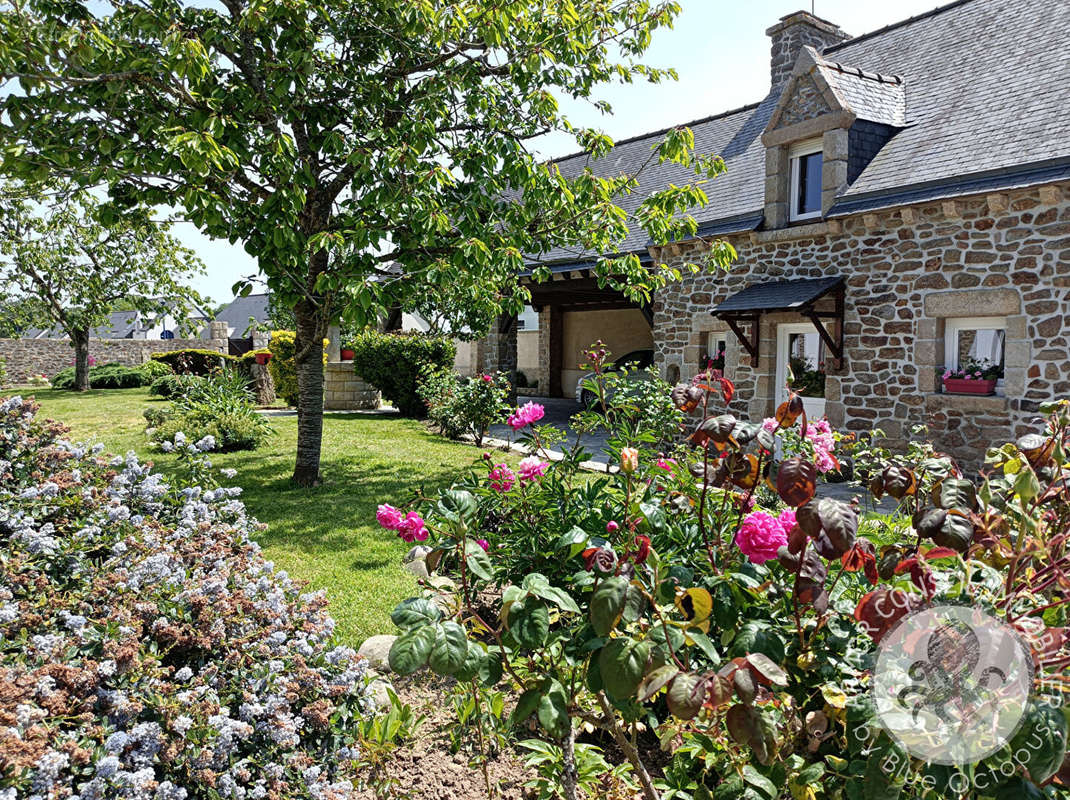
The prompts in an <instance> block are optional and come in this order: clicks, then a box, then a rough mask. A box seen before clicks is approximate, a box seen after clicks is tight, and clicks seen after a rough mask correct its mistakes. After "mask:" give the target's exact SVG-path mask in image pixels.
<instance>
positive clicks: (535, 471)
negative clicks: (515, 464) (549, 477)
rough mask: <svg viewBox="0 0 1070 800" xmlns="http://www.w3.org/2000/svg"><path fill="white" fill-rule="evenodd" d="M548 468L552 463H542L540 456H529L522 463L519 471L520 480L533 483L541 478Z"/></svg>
mask: <svg viewBox="0 0 1070 800" xmlns="http://www.w3.org/2000/svg"><path fill="white" fill-rule="evenodd" d="M548 466H550V462H548V461H542V460H541V459H540V458H539V457H538V456H528V457H527V458H525V459H524V460H523V461H521V462H520V467H519V469H518V471H519V473H520V480H522V481H533V480H535V479H536V478H539V477H541V476H542V474H543V473H544V472H546V468H547V467H548Z"/></svg>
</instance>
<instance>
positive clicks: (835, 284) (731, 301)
mask: <svg viewBox="0 0 1070 800" xmlns="http://www.w3.org/2000/svg"><path fill="white" fill-rule="evenodd" d="M846 289H847V281H846V279H845V278H843V277H842V276H832V277H828V278H799V279H796V280H789V281H768V282H766V283H757V284H754V285H753V286H748V287H747V288H746V289H743V290H742V291H739V292H736V293H735V294H734V295H732V296H731V297H729V298H727V299H726V300H725V301H724V302H723V303H721V304H720V305H718V306H717V307H716V308H714V309H713V311H712V312H710V313H711V314H713V316H715V317H717V318H718V319H722V320H724V321H725V322H726V323H728V327H729V328H731V329H732V333H734V334H735V335H736V338H737V339H739V342H740V344H742V345H743V349H744V350H746V351H747V353H748V354H749V355H750V363H751V366H752V367H756V366H758V355H759V349H758V348H759V343H760V341H761V339H760V336H759V334H758V323H759V321H760V320H761V316H762V314H764V313H772V312H778V311H796V312H798V313H799V314H801V315H802V316H804V317H806V318H807V319H809V320H810V321H811V322H813V323H814V327H815V328H817V332H818V334H819V335H820V336H821V339H822V340H823V341H824V342H825V346H826V347H827V348H828V349H829V352H831V354H832V357H833V358H834V359H835V360H836V365H837V368H838V369H839V368H842V367H843V314H844V300H845V296H846ZM826 297H831V298H832V299H833V300H834V303H835V307H834V309H833V310H831V311H828V310H824V311H819V310H818V309H817V307H816V306H817V303H818V302H819V301H820V300H822V299H824V298H826ZM827 319H829V320H835V321H836V326H835V328H834V331H833V332H830V331H829V330H828V329H827V328H826V327H825V323H824V320H827ZM746 324H749V325H750V334H749V335H748V334H747V333H746V332H745V330H744V326H745V325H746Z"/></svg>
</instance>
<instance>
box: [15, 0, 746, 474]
mask: <svg viewBox="0 0 1070 800" xmlns="http://www.w3.org/2000/svg"><path fill="white" fill-rule="evenodd" d="M0 9H2V11H0V75H2V76H3V78H4V79H6V80H7V82H8V83H9V84H14V83H17V85H18V91H13V92H12V93H10V94H9V95H8V96H7V97H6V98H5V99H4V101H3V104H2V111H3V113H2V114H0V147H2V148H3V157H4V162H3V164H4V169H5V170H8V171H10V172H12V173H14V174H17V175H20V176H23V177H25V178H27V179H45V178H47V177H48V176H49V175H55V174H56V173H60V174H62V175H65V176H70V177H71V178H74V179H77V180H81V181H84V182H87V183H92V184H106V185H107V186H108V187H109V191H110V195H111V197H112V199H113V200H114V202H115V205H116V207H117V208H122V207H123V206H124V205H126V204H133V203H138V202H148V203H150V204H154V205H166V206H172V207H181V208H182V209H184V212H185V214H186V216H187V218H188V219H189V220H191V221H192V222H193V223H195V224H196V225H197V226H198V227H199V228H201V229H202V230H203V231H205V232H206V233H207V234H208V235H210V236H215V237H219V238H227V239H229V240H230V241H231V242H238V241H240V242H242V243H243V244H244V247H245V249H246V250H247V251H248V252H249V253H250V254H252V255H253V256H255V257H256V258H257V259H258V262H259V265H260V269H261V270H262V272H263V273H264V274H265V275H266V277H267V283H268V286H269V288H270V290H271V292H272V293H273V294H274V295H276V296H277V297H278V299H279V300H280V301H282V302H283V303H284V304H285V305H287V306H288V307H290V308H292V309H293V310H294V318H295V326H294V327H295V330H296V334H297V340H296V348H297V352H296V362H297V373H298V383H299V392H300V398H299V404H298V441H297V456H296V464H295V469H294V479H295V481H297V482H298V483H301V484H313V483H315V482H317V481H318V480H319V457H320V445H321V433H322V409H323V363H322V358H321V350H322V345H321V342H322V339H323V338H324V335H325V334H326V331H327V327H328V324H329V323H330V322H331V321H332V320H334V319H338V318H339V317H341V318H343V319H344V320H345V321H347V322H348V323H349V324H351V325H353V326H355V327H363V326H364V325H366V324H368V323H369V322H373V321H375V320H376V319H378V318H380V317H384V316H386V314H387V312H388V311H389V310H390V309H396V308H398V307H402V308H411V307H413V305H414V302H415V301H414V298H416V297H419V296H420V295H428V294H433V293H435V292H438V291H440V290H441V289H442V288H443V287H449V293H450V296H453V297H457V296H464V297H465V298H466V302H465V303H463V304H458V305H457V306H456V307H457V308H458V309H459V311H460V312H463V319H461V320H460V321H459V324H458V325H457V326H456V327H458V328H459V327H461V326H463V325H467V326H468V327H470V328H472V329H473V330H476V331H479V330H486V329H487V328H488V327H489V324H490V321H491V320H492V319H493V317H494V315H495V314H496V313H498V312H500V311H505V312H507V313H517V312H519V311H520V310H521V307H522V305H523V303H524V301H525V300H526V299H528V294H527V292H526V291H525V290H524V289H523V288H522V287H521V286H520V285H519V281H518V273H519V272H520V270H521V267H522V265H523V263H524V260H525V258H524V255H523V254H535V255H538V254H541V253H546V252H548V251H550V250H551V249H552V248H555V247H558V246H569V247H572V248H575V249H576V250H577V251H583V252H588V253H593V254H595V257H597V254H604V253H616V252H619V245H620V243H621V242H622V241H623V239H624V237H625V235H626V233H627V231H628V230H629V226H631V227H640V226H641V227H642V228H643V229H645V230H646V231H647V232H648V234H649V235H650V236H651V237H652V238H653V239H654V241H657V242H664V241H666V240H668V239H670V238H673V237H676V236H682V235H684V234H686V233H693V232H694V230H695V223H694V220H693V219H691V218H690V217H689V216H688V215H687V214H686V213H685V212H686V211H687V209H689V208H693V207H697V206H701V205H704V204H705V202H706V196H705V194H704V192H703V190H702V188H701V184H702V183H703V182H705V181H706V180H708V179H710V178H711V177H713V176H714V175H715V174H717V173H718V172H720V171H721V170H723V162H721V161H720V159H716V158H709V157H698V156H696V155H695V154H694V153H693V137H692V136H691V133H690V131H689V130H687V129H678V130H673V131H670V132H669V133H668V134H667V135H666V137H665V140H664V141H663V142H662V143H661V144H660V145H659V146H658V147H656V148H654V149H652V151H651V154H650V158H649V162H648V164H650V165H653V164H657V163H659V162H665V161H671V162H675V163H676V164H677V165H679V167H680V169H678V170H677V176H678V178H679V180H678V181H677V182H676V184H675V185H672V186H670V188H668V189H666V190H665V191H662V192H657V193H655V194H653V195H651V196H649V197H647V198H646V199H644V201H643V202H642V203H641V204H638V206H637V208H634V209H633V210H632V212H630V213H629V212H626V211H625V210H624V208H622V207H621V205H618V202H619V200H620V198H621V196H622V195H624V194H626V193H630V192H632V191H634V190H635V189H636V188H637V187H638V185H639V184H638V180H639V178H638V174H637V173H630V174H621V175H617V176H613V177H610V178H599V177H596V176H594V175H593V174H592V173H591V172H590V171H589V170H582V171H579V172H570V173H569V174H567V175H566V174H562V172H561V171H560V170H559V169H558V167H557V165H556V164H554V163H552V162H551V163H546V162H544V161H542V160H540V159H539V158H538V156H537V154H536V153H535V152H533V150H532V141H533V140H536V139H538V138H539V137H541V136H543V135H545V134H547V133H552V132H565V133H568V134H571V135H574V136H575V138H576V139H577V141H578V143H579V145H580V146H581V147H582V148H583V149H584V150H586V151H588V152H589V153H590V154H591V155H592V156H594V157H598V156H604V155H605V154H606V153H607V152H608V150H609V149H610V148H611V146H612V141H611V140H610V139H609V137H607V136H605V135H603V134H601V133H599V132H597V131H593V130H588V129H579V128H577V127H574V126H573V125H572V124H571V123H570V122H569V120H568V119H567V118H566V117H565V116H564V114H563V113H562V112H561V110H560V107H559V99H560V98H570V99H573V100H580V101H590V102H592V103H595V104H596V105H597V106H598V107H599V108H602V109H603V110H606V111H609V107H608V105H606V104H604V103H602V102H600V101H598V100H596V99H595V95H594V92H595V90H596V88H597V87H598V86H599V84H603V83H605V82H608V81H626V82H631V81H633V80H636V79H642V80H649V81H655V82H656V81H660V80H662V79H664V78H665V77H670V76H672V73H671V71H666V70H659V69H652V68H650V67H648V66H646V65H644V64H642V63H641V62H640V61H639V59H640V58H641V57H642V54H643V53H644V51H645V50H646V48H647V47H648V45H649V43H650V40H651V36H652V34H653V33H654V32H655V31H656V30H657V29H659V28H662V27H665V26H668V25H671V23H672V21H673V19H674V18H675V16H676V15H677V14H678V13H679V10H680V9H679V4H678V3H677V2H674V1H670V0H660V1H657V2H655V1H652V0H597V1H596V2H590V1H585V2H575V1H574V0H331V2H329V3H313V2H310V1H309V0H273V2H250V1H249V0H221V4H220V6H219V7H217V8H198V7H191V6H189V5H187V4H184V3H181V2H177V1H176V0H141V1H140V2H136V3H131V2H125V1H122V0H110V2H107V1H105V2H92V3H90V2H87V0H81V1H79V0H72V1H71V2H66V3H62V4H57V3H53V2H50V0H25V1H24V2H11V1H10V0H0ZM730 257H731V252H730V248H729V247H728V246H727V245H725V246H722V247H719V248H715V250H714V256H713V260H715V261H717V262H719V263H720V264H721V265H722V266H723V265H725V264H727V262H728V261H729V260H730ZM698 266H699V265H692V268H693V269H697V268H698ZM598 273H599V275H600V276H601V278H602V280H604V281H607V282H609V283H611V284H612V285H614V286H617V287H621V288H625V289H626V290H627V292H628V294H629V295H630V296H631V297H633V298H634V299H637V300H649V299H650V297H651V295H652V293H653V292H654V291H655V290H656V289H657V288H659V287H660V286H661V285H663V284H664V283H665V281H667V280H670V279H673V278H675V277H679V274H680V273H679V270H677V269H670V268H668V267H667V266H665V265H655V266H654V267H653V268H652V269H648V268H646V267H644V266H642V265H641V264H640V262H639V259H638V258H637V257H635V256H630V257H627V258H616V259H602V260H601V261H600V262H599V266H598ZM536 278H537V279H541V280H547V279H549V270H548V269H547V268H545V267H541V268H540V269H539V270H537V271H536ZM242 290H245V289H243V287H240V286H239V287H236V291H242Z"/></svg>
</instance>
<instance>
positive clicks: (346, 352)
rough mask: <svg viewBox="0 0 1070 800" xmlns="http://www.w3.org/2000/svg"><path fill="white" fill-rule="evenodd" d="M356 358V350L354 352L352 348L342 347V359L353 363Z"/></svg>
mask: <svg viewBox="0 0 1070 800" xmlns="http://www.w3.org/2000/svg"><path fill="white" fill-rule="evenodd" d="M356 357H357V351H356V350H354V349H353V348H352V347H346V346H345V345H342V349H341V358H342V360H343V361H352V360H353V359H354V358H356Z"/></svg>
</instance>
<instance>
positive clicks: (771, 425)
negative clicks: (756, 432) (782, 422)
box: [762, 417, 779, 433]
mask: <svg viewBox="0 0 1070 800" xmlns="http://www.w3.org/2000/svg"><path fill="white" fill-rule="evenodd" d="M778 424H779V423H778V422H777V421H776V420H775V419H773V418H772V417H766V418H765V419H763V420H762V427H763V428H765V429H766V430H767V431H769V432H770V433H772V432H773V431H775V430H776V429H777V425H778Z"/></svg>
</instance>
